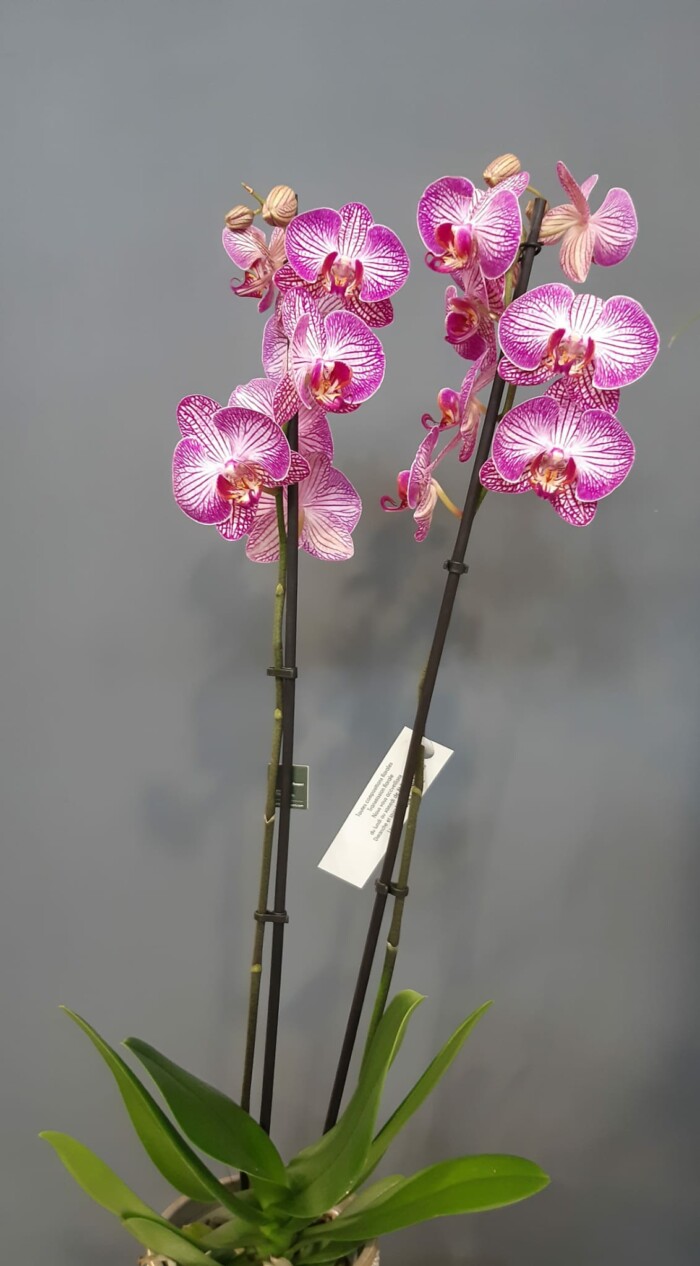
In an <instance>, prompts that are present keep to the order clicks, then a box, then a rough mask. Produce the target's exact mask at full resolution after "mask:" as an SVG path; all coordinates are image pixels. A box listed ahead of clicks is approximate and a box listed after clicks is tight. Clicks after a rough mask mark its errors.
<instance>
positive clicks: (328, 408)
mask: <svg viewBox="0 0 700 1266" xmlns="http://www.w3.org/2000/svg"><path fill="white" fill-rule="evenodd" d="M283 306H284V305H283ZM287 328H288V329H290V328H291V326H290V325H288V327H287ZM384 367H385V359H384V350H383V348H382V345H381V343H380V342H379V339H378V338H377V336H376V334H374V333H373V332H372V330H370V329H369V327H368V326H366V325H365V323H364V321H361V320H360V318H359V317H357V316H355V315H354V313H352V312H344V311H343V312H331V313H330V315H329V316H327V317H323V316H321V314H320V312H319V311H318V309H317V308H316V307H315V306H311V307H310V308H309V309H308V310H307V311H305V312H303V314H302V315H301V316H300V317H299V319H298V320H297V321H296V322H295V324H294V329H293V333H292V334H291V343H290V348H289V373H290V375H291V379H292V382H293V384H294V388H295V390H296V393H297V395H298V397H299V399H300V400H301V402H302V404H305V405H306V406H307V407H308V408H320V409H321V410H322V411H323V412H324V413H351V412H352V411H353V410H355V409H357V408H359V406H360V405H361V404H364V402H365V401H366V400H369V398H370V396H373V395H374V393H375V391H378V390H379V388H380V386H381V384H382V379H383V378H384Z"/></svg>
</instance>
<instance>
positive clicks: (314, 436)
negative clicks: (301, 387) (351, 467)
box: [290, 404, 333, 458]
mask: <svg viewBox="0 0 700 1266" xmlns="http://www.w3.org/2000/svg"><path fill="white" fill-rule="evenodd" d="M290 416H291V414H290ZM299 452H300V453H303V454H304V456H305V457H311V455H312V454H314V453H322V454H323V455H324V456H325V457H328V458H332V456H333V436H332V434H331V428H330V426H329V424H328V420H327V418H326V415H325V413H323V412H322V411H321V410H320V409H319V408H318V407H314V408H311V409H309V408H307V406H306V405H305V404H303V405H301V406H300V408H299Z"/></svg>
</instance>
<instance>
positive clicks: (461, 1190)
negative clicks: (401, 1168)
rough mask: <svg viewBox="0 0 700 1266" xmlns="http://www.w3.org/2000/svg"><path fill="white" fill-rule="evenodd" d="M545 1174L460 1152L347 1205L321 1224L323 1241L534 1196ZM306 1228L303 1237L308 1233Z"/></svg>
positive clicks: (517, 1161)
mask: <svg viewBox="0 0 700 1266" xmlns="http://www.w3.org/2000/svg"><path fill="white" fill-rule="evenodd" d="M548 1183H549V1178H548V1177H547V1175H546V1174H545V1173H543V1172H542V1170H541V1169H540V1168H539V1167H538V1166H537V1165H535V1164H533V1162H532V1161H529V1160H523V1159H521V1158H520V1157H519V1156H464V1157H462V1158H461V1159H459V1160H450V1161H442V1162H441V1163H440V1164H439V1165H431V1166H430V1168H429V1169H424V1170H423V1171H422V1172H421V1173H419V1174H415V1175H414V1176H413V1177H412V1178H407V1179H406V1180H405V1182H403V1183H401V1185H400V1186H398V1187H396V1188H394V1190H393V1191H390V1192H389V1194H388V1195H387V1196H384V1197H380V1198H379V1199H378V1201H377V1203H376V1204H375V1206H374V1207H373V1208H365V1209H364V1210H361V1211H360V1212H359V1213H355V1212H354V1210H353V1207H352V1205H349V1206H348V1209H347V1211H346V1212H345V1213H342V1214H341V1215H340V1217H338V1218H336V1219H335V1220H334V1221H333V1222H331V1223H329V1225H328V1226H326V1227H324V1229H323V1234H324V1238H325V1239H327V1240H328V1241H333V1242H335V1241H340V1242H345V1241H346V1240H350V1239H351V1238H353V1239H357V1240H363V1241H364V1240H373V1239H374V1238H375V1237H376V1236H377V1235H386V1234H388V1233H389V1232H390V1231H399V1230H401V1229H402V1228H403V1227H407V1226H415V1225H416V1223H419V1222H428V1221H430V1219H431V1218H442V1217H448V1216H450V1215H453V1214H458V1213H477V1212H481V1211H482V1210H485V1209H497V1208H500V1207H501V1206H503V1205H507V1204H515V1203H516V1202H517V1201H518V1200H525V1199H526V1198H527V1197H528V1196H534V1195H535V1193H536V1192H538V1191H541V1190H542V1188H543V1187H546V1186H547V1184H548ZM312 1235H313V1232H312V1230H311V1228H309V1230H308V1231H307V1232H306V1233H305V1235H304V1239H310V1238H312Z"/></svg>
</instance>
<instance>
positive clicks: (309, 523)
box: [299, 509, 355, 563]
mask: <svg viewBox="0 0 700 1266" xmlns="http://www.w3.org/2000/svg"><path fill="white" fill-rule="evenodd" d="M299 544H300V545H301V548H302V549H305V550H306V552H307V554H311V555H312V556H313V557H314V558H320V559H322V560H323V561H324V562H328V563H340V562H343V560H344V559H346V558H352V556H353V554H354V552H355V546H354V545H353V540H352V536H351V535H350V533H349V531H348V529H347V528H346V527H345V526H344V525H343V524H342V523H339V522H337V521H336V520H334V519H332V518H330V517H327V516H326V515H319V514H317V512H316V511H315V510H313V509H312V510H309V511H305V512H304V523H303V526H302V529H301V532H300V534H299Z"/></svg>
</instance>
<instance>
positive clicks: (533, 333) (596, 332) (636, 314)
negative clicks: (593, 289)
mask: <svg viewBox="0 0 700 1266" xmlns="http://www.w3.org/2000/svg"><path fill="white" fill-rule="evenodd" d="M498 335H499V338H500V341H501V347H502V348H503V351H504V353H505V356H504V358H502V359H501V361H500V362H499V366H498V372H499V374H500V375H501V377H502V378H505V380H506V382H516V383H522V384H523V385H531V384H535V383H541V382H547V380H548V379H550V378H553V377H555V376H556V375H558V374H568V375H569V377H571V378H572V379H575V378H576V377H577V375H579V374H581V373H583V371H584V370H585V369H586V367H587V366H589V365H590V367H591V369H592V371H593V385H594V386H595V387H598V388H599V389H601V390H602V391H613V390H616V389H617V388H619V387H625V386H627V385H628V384H629V383H631V382H636V381H637V379H638V378H641V377H642V375H643V374H645V373H646V372H647V370H648V369H649V366H650V365H651V364H652V363H653V361H654V358H655V356H656V354H657V352H658V350H659V335H658V333H657V331H656V329H655V327H654V324H653V322H652V320H651V318H650V317H649V316H647V313H646V312H645V311H644V309H643V308H642V306H641V305H640V304H639V303H637V301H636V299H630V298H628V297H627V296H626V295H615V297H614V298H612V299H607V300H606V301H605V302H603V300H602V299H598V298H596V296H595V295H574V292H573V290H571V289H570V288H569V287H568V286H564V285H560V284H559V283H554V284H552V285H546V286H538V287H537V288H536V289H535V290H530V291H529V292H528V293H527V294H524V295H522V296H521V298H520V299H515V300H514V302H513V303H511V305H510V307H508V308H507V309H506V311H505V312H504V314H503V316H502V317H501V320H500V322H499V326H498Z"/></svg>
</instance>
